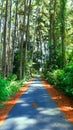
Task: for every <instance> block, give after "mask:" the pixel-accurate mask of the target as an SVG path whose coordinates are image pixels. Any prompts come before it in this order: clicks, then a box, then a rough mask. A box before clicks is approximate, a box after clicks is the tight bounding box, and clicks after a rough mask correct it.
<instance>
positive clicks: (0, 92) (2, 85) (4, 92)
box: [0, 77, 9, 101]
mask: <svg viewBox="0 0 73 130" xmlns="http://www.w3.org/2000/svg"><path fill="white" fill-rule="evenodd" d="M8 85H9V83H8V81H7V80H6V79H3V78H2V77H0V101H1V100H6V99H7V96H8V94H9V90H8V89H7V86H8Z"/></svg>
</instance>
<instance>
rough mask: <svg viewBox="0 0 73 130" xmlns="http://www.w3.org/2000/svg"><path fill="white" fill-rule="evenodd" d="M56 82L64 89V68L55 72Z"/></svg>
mask: <svg viewBox="0 0 73 130" xmlns="http://www.w3.org/2000/svg"><path fill="white" fill-rule="evenodd" d="M53 75H54V79H55V83H54V85H56V86H57V87H58V88H60V89H64V88H63V87H64V86H63V79H64V71H63V70H62V69H57V70H55V71H54V72H53Z"/></svg>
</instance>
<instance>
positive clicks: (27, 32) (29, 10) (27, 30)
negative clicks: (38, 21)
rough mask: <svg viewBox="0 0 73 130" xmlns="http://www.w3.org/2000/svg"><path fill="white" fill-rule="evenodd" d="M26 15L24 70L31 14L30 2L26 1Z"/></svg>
mask: <svg viewBox="0 0 73 130" xmlns="http://www.w3.org/2000/svg"><path fill="white" fill-rule="evenodd" d="M27 4H28V15H27V25H26V43H25V68H26V62H27V46H28V44H29V22H30V12H31V0H30V1H28V0H27Z"/></svg>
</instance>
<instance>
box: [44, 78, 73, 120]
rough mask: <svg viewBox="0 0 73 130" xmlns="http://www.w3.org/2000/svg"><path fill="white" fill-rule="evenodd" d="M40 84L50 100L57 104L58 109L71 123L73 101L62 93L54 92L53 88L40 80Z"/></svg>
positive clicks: (72, 118)
mask: <svg viewBox="0 0 73 130" xmlns="http://www.w3.org/2000/svg"><path fill="white" fill-rule="evenodd" d="M42 83H43V84H44V86H45V88H46V89H47V91H48V92H49V94H50V96H51V97H52V99H53V100H55V102H56V103H57V104H58V106H59V109H60V110H61V111H63V112H64V114H65V116H66V117H67V119H68V120H69V121H70V122H72V123H73V100H72V99H71V98H70V97H68V96H66V95H64V94H63V93H62V92H60V91H58V90H56V89H55V87H53V86H51V85H49V84H48V83H47V82H46V81H45V80H42Z"/></svg>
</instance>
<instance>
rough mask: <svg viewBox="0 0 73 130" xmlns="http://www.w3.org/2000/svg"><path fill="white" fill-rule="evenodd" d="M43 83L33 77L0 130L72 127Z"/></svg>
mask: <svg viewBox="0 0 73 130" xmlns="http://www.w3.org/2000/svg"><path fill="white" fill-rule="evenodd" d="M35 79H36V80H35ZM42 82H43V84H42ZM44 83H45V81H41V79H40V78H38V77H36V78H34V80H33V81H32V82H31V83H30V86H29V87H28V89H27V90H26V91H25V92H24V93H23V94H22V95H21V96H20V98H19V100H18V101H17V103H16V104H15V105H14V107H13V108H12V109H11V111H10V112H9V113H8V116H7V118H6V119H5V121H4V122H3V123H2V125H1V126H0V128H1V130H20V129H21V130H31V129H32V130H40V129H42V130H49V129H50V130H54V129H56V130H59V129H61V130H67V128H68V129H70V130H72V129H73V126H72V124H70V122H68V121H67V119H66V118H65V115H64V114H63V113H62V112H61V111H60V110H59V108H58V106H57V104H56V103H55V102H54V101H53V99H51V97H50V95H49V94H48V93H47V90H46V89H45V88H44V86H45V85H46V86H45V87H47V86H49V85H48V84H47V83H46V84H44ZM51 87H52V86H50V88H51ZM54 97H55V95H54ZM59 100H61V98H60V99H59ZM9 103H11V102H9Z"/></svg>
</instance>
